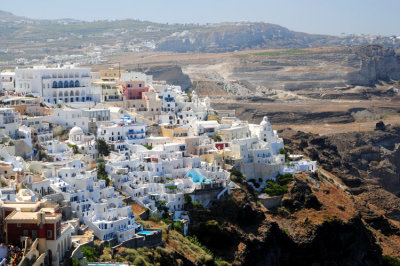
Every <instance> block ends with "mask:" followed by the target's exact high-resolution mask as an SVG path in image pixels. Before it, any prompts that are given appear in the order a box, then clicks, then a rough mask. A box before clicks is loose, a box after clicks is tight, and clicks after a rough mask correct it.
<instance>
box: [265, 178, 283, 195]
mask: <svg viewBox="0 0 400 266" xmlns="http://www.w3.org/2000/svg"><path fill="white" fill-rule="evenodd" d="M263 191H264V192H265V193H267V194H268V195H269V196H271V197H273V196H280V195H283V194H285V193H287V192H288V189H287V187H286V186H281V185H279V184H277V183H275V182H273V181H268V182H267V188H265V189H264V190H263Z"/></svg>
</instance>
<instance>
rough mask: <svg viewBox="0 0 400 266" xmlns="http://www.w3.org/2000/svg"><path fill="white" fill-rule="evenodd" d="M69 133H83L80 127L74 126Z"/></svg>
mask: <svg viewBox="0 0 400 266" xmlns="http://www.w3.org/2000/svg"><path fill="white" fill-rule="evenodd" d="M69 134H70V135H83V130H82V128H80V127H77V126H75V127H73V128H72V129H71V131H70V132H69Z"/></svg>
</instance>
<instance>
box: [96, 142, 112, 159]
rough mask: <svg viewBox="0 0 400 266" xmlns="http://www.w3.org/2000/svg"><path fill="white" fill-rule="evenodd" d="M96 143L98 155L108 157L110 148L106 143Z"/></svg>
mask: <svg viewBox="0 0 400 266" xmlns="http://www.w3.org/2000/svg"><path fill="white" fill-rule="evenodd" d="M96 142H97V150H98V151H99V154H100V155H102V156H108V155H109V154H110V147H109V146H108V145H107V142H106V141H105V140H104V139H96Z"/></svg>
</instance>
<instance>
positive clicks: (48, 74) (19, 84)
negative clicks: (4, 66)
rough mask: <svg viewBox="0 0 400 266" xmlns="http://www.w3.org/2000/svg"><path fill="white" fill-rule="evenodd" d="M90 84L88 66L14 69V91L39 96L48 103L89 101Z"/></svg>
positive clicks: (90, 96) (90, 97)
mask: <svg viewBox="0 0 400 266" xmlns="http://www.w3.org/2000/svg"><path fill="white" fill-rule="evenodd" d="M90 86H91V81H90V68H77V67H75V66H74V65H66V66H62V67H55V68H48V67H45V66H34V67H33V68H26V69H19V68H17V69H15V91H16V92H17V93H20V94H22V95H27V94H32V95H35V96H41V97H43V100H44V101H45V102H48V103H53V104H57V103H68V102H86V101H91V100H92V95H91V90H90Z"/></svg>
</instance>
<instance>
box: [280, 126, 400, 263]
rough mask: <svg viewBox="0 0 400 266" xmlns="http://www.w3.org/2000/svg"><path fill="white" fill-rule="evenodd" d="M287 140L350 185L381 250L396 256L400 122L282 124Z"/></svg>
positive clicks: (398, 207)
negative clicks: (319, 127) (314, 129)
mask: <svg viewBox="0 0 400 266" xmlns="http://www.w3.org/2000/svg"><path fill="white" fill-rule="evenodd" d="M280 135H282V136H284V138H285V143H286V144H287V145H289V146H290V147H291V148H292V149H293V152H294V153H297V152H299V153H303V154H306V155H308V156H309V157H311V158H312V159H314V160H318V161H319V163H320V165H321V166H322V167H323V168H325V169H328V170H329V171H331V172H332V173H334V174H335V175H336V176H337V177H339V178H340V180H341V181H342V182H343V183H344V184H345V185H346V186H347V190H348V192H349V193H350V194H351V195H352V199H353V200H354V201H355V208H356V210H357V211H358V212H359V214H360V215H361V217H362V219H363V221H364V222H365V223H366V224H367V225H368V226H369V228H371V230H372V231H374V234H375V236H377V237H378V238H379V239H380V241H379V242H380V243H379V244H380V246H381V247H382V248H383V252H384V253H386V254H389V255H394V256H398V254H400V251H399V250H398V248H397V247H398V244H397V243H399V242H400V238H399V236H400V223H399V221H400V211H399V210H400V198H399V197H398V196H399V193H400V167H399V166H400V164H399V160H398V158H399V157H398V156H399V155H400V148H399V145H400V128H398V127H390V126H385V125H383V124H382V123H378V124H377V129H376V130H375V131H372V132H354V133H345V134H335V135H330V136H319V135H314V134H306V133H303V132H294V131H292V130H284V131H282V132H281V134H280Z"/></svg>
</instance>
